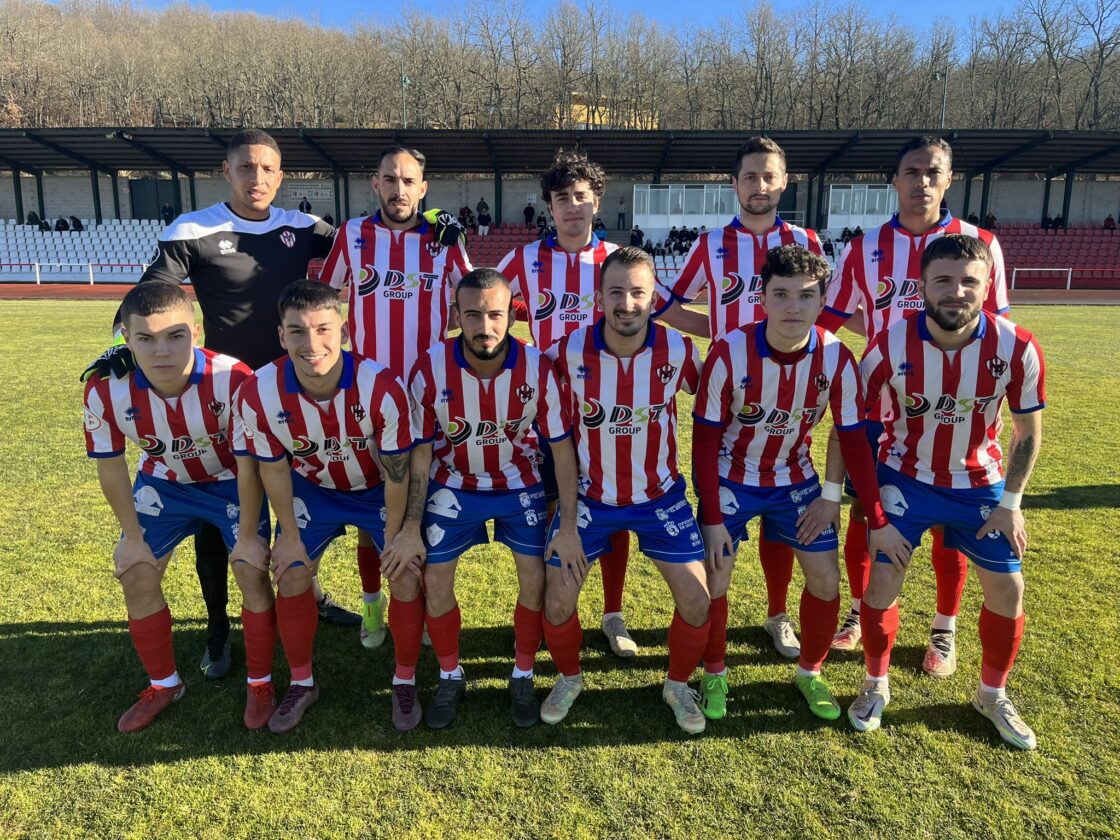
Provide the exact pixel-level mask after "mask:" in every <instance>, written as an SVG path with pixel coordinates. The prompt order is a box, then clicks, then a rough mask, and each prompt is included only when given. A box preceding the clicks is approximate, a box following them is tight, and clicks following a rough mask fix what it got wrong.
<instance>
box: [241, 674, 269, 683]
mask: <svg viewBox="0 0 1120 840" xmlns="http://www.w3.org/2000/svg"><path fill="white" fill-rule="evenodd" d="M245 682H247V683H249V685H260V684H261V683H270V682H272V674H265V675H264V676H263V677H246V678H245Z"/></svg>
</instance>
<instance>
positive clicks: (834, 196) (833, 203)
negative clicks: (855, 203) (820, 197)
mask: <svg viewBox="0 0 1120 840" xmlns="http://www.w3.org/2000/svg"><path fill="white" fill-rule="evenodd" d="M828 212H829V213H835V214H837V215H840V216H846V215H848V214H850V213H851V212H852V188H851V187H850V186H843V187H841V186H834V187H832V188H831V189H830V190H829V199H828Z"/></svg>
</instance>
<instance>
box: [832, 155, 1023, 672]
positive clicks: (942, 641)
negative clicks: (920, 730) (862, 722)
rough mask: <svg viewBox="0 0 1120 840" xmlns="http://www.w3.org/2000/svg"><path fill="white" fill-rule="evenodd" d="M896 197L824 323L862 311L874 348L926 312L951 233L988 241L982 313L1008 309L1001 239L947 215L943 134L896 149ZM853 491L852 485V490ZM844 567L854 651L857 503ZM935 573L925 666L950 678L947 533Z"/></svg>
mask: <svg viewBox="0 0 1120 840" xmlns="http://www.w3.org/2000/svg"><path fill="white" fill-rule="evenodd" d="M891 183H892V184H893V185H894V189H895V191H896V193H897V194H898V213H897V214H896V215H895V216H894V217H893V218H891V219H890V221H888V222H887V223H886V224H884V225H882V226H881V227H879V228H878V229H876V230H871V231H868V232H867V233H864V234H863V235H861V236H857V237H855V238H854V239H852V240H851V241H850V242H849V243H848V245H847V247H846V248H845V249H844V251H843V252H842V253H841V255H840V260H839V262H838V263H837V265H836V272H835V273H834V275H833V282H832V283H831V284H830V286H829V289H828V297H827V300H826V302H825V303H826V309H825V312H824V314H823V315H822V317H821V325H822V326H824V327H825V329H828V330H830V331H832V332H835V331H837V330H838V329H839V328H840V326H841V325H842V324H844V323H845V322H846V321H847V320H848V319H849V318H850V317H851V316H852V315H853V314H855V313H856V312H857V311H859V310H862V318H861V321H862V323H857V325H856V331H857V332H860V333H862V334H864V335H866V336H867V342H868V346H870V345H871V343H872V342H874V340H875V338H876V337H877V336H878V335H879V334H880V333H882V332H883V331H884V330H886V329H887V328H889V327H890V326H891V325H892V324H894V323H896V322H897V321H899V320H900V319H902V318H904V317H907V316H908V315H911V314H913V313H915V312H918V311H920V310H921V309H922V306H923V302H922V298H921V294H920V293H919V291H918V286H919V278H920V276H921V275H920V264H921V259H922V253H923V252H924V250H925V248H926V247H928V245H929V243H931V242H933V241H935V240H936V239H938V238H939V237H941V236H945V235H946V234H954V233H963V234H967V235H969V236H975V237H977V238H978V239H980V240H981V241H983V242H984V243H985V244H986V245H987V246H988V248H989V250H990V251H991V254H992V266H991V279H992V283H991V286H990V289H989V292H988V297H987V299H986V300H985V302H984V308H985V309H987V310H988V311H989V312H993V313H995V314H997V315H1003V314H1005V313H1006V312H1007V311H1008V310H1009V308H1010V306H1009V304H1008V300H1007V285H1006V282H1005V280H1004V269H1003V253H1002V252H1001V250H1000V247H999V243H998V241H997V240H996V238H995V235H994V234H992V233H991V232H989V231H986V230H981V229H980V228H977V227H975V226H974V225H970V224H968V223H967V222H961V221H960V220H958V219H955V218H953V216H952V215H951V214H949V213H948V212H947V211H946V212H945V213H942V212H941V204H942V200H943V198H944V196H945V192H946V190H948V189H949V187H950V186H951V185H952V183H953V150H952V148H951V147H950V146H949V144H948V143H947V142H946V141H944V140H942V139H941V138H940V137H932V136H924V137H917V138H915V139H913V140H910V141H909V142H907V143H906V144H905V145H903V147H902V148H901V149H899V151H898V156H897V158H896V160H895V174H894V178H893V179H892V182H891ZM866 429H867V435H868V439H869V440H870V441H871V446H872V450H873V451H877V450H878V439H879V436H880V434H881V433H882V423H881V422H880V419H879V418H878V417H876V416H874V415H872V416H871V417H870V418H869V419H868V423H867V426H866ZM851 489H852V488H850V487H849V490H851ZM844 564H845V566H846V567H847V571H848V586H849V588H850V590H851V594H852V609H851V612H850V613H849V615H848V617H847V618H846V619H845V620H844V624H843V626H842V627H841V629H840V632H839V633H837V635H836V639H835V640H834V642H833V646H834V647H835V648H837V649H840V650H851V649H853V648H854V647H855V646H856V645H857V644H859V633H860V629H859V628H860V621H859V608H860V599H861V596H862V593H863V589H864V588H865V587H866V585H867V575H868V574H869V573H870V570H871V557H870V554H869V553H868V549H867V527H866V525H865V523H864V519H863V511H862V507H861V505H860V504H859V502H858V499H857V500H856V502H855V503H854V504H853V505H852V509H851V518H850V519H849V522H848V533H847V537H846V538H845V542H844ZM933 568H934V572H935V576H936V580H937V614H936V615H935V616H934V619H933V628H932V630H931V631H930V641H929V646H928V648H927V650H926V654H925V657H924V659H923V660H922V668H923V669H924V670H925V672H926V673H927V674H929V675H930V676H934V677H949V676H951V675H952V674H953V673H954V672H955V671H956V669H957V653H956V626H957V612H958V611H959V609H960V603H961V594H962V593H963V591H964V583H965V575H966V574H967V563H966V561H965V557H964V555H963V554H961V553H960V552H959V551H955V550H953V549H951V548H946V547H945V546H944V545H943V541H942V537H941V532H940V530H939V529H934V532H933Z"/></svg>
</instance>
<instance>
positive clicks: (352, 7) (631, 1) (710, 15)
mask: <svg viewBox="0 0 1120 840" xmlns="http://www.w3.org/2000/svg"><path fill="white" fill-rule="evenodd" d="M174 2H176V0H140V3H141V4H142V5H149V6H154V7H157V8H159V7H163V6H169V5H172V4H173V3H174ZM190 2H191V5H206V6H209V7H210V8H211V9H214V10H216V11H245V12H256V13H258V14H262V15H269V16H273V17H283V18H302V19H304V20H308V21H313V22H315V23H319V24H321V25H324V26H333V27H338V28H342V29H345V28H347V26H348V24H350V23H351V22H352V21H354V20H361V19H365V20H373V21H379V22H385V21H391V20H394V19H396V17H397V16H398V15H399V13H400V10H401V9H402V8H408V4H407V3H388V4H371V3H369V2H358V0H334V2H332V3H328V4H326V5H323V6H319V5H317V4H308V3H306V2H304V3H295V2H290V1H289V0H279V2H268V1H267V0H208V2H206V3H204V4H202V3H195V2H194V1H193V0H190ZM575 2H576V3H577V5H578V2H579V0H575ZM601 2H603V3H604V5H606V6H608V7H613V8H614V9H616V10H617V11H618V12H619V13H620V14H631V13H641V14H644V15H645V16H646V18H648V19H650V20H655V21H657V22H658V23H661V24H664V25H666V26H673V25H678V24H680V23H681V18H682V15H681V3H680V0H601ZM857 2H858V0H857ZM412 5H413V6H415V7H419V8H427V9H429V10H430V11H431V12H432V13H436V11H437V10H438V9H439V8H440V7H441V6H440V4H423V3H413V4H412ZM451 5H454V4H451ZM526 5H527V7H528V8H529V10H530V11H531V12H535V13H537V14H543V13H544V12H545V11H546V10H547V9H548V8H549V7H550V6H551V5H553V4H552V3H551V2H547V0H526ZM773 5H774V6H775V8H776V9H778V10H779V11H780V10H784V9H790V8H796V7H797V5H798V4H797V3H782V2H774V3H773ZM860 5H862V6H863V7H864V8H866V9H868V10H870V11H871V12H873V13H876V14H883V15H889V14H891V13H895V14H898V15H899V17H900V18H902V17H905V16H904V15H903V14H902V13H903V12H905V11H906V6H905V5H904V4H903V3H901V2H899V0H893V2H892V0H862V2H861V3H860ZM1014 6H1015V3H1014V2H1013V0H970V2H964V0H944V2H942V3H941V4H940V9H941V11H940V12H939V13H937V14H933V13H927V14H926V16H925V17H924V18H922V19H915V18H913V17H907V18H905V19H906V22H907V23H909V24H910V25H912V26H917V27H919V28H924V27H925V25H926V24H928V23H929V22H931V21H932V20H933V19H935V18H936V17H946V18H949V19H950V20H951V21H953V22H954V23H956V24H959V25H960V24H966V23H968V21H969V18H970V17H971V16H973V15H984V14H989V13H991V14H995V13H998V12H1000V11H1003V12H1007V13H1010V11H1011V10H1012V9H1013V8H1014ZM309 7H313V8H311V10H309ZM738 8H739V4H738V3H734V2H733V3H723V4H705V5H704V6H701V7H692V6H690V7H689V9H688V20H689V21H690V22H691V23H694V24H695V25H697V26H711V25H714V24H716V23H718V22H719V21H720V19H721V18H724V17H734V15H735V12H736V11H737V9H738ZM923 11H925V8H923Z"/></svg>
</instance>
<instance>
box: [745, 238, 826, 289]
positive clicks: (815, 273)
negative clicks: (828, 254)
mask: <svg viewBox="0 0 1120 840" xmlns="http://www.w3.org/2000/svg"><path fill="white" fill-rule="evenodd" d="M831 273H832V269H831V268H829V267H828V261H827V260H825V258H824V257H822V256H821V255H820V254H814V253H813V252H812V251H807V250H805V249H804V248H802V247H801V246H800V245H782V246H781V247H780V248H771V249H770V250H769V251H767V252H766V262H764V263H763V264H762V271H761V272H759V274H760V275H761V276H762V291H763V294H765V292H766V287H767V286H768V285H769V284H770V280H771V279H772V278H774V277H797V276H799V275H804V276H805V277H808V278H810V279H812V280H814V281H816V283H817V288H819V289H820V292H821V295H822V296H823V295H824V289H825V285H826V284H827V283H828V277H829V275H830V274H831Z"/></svg>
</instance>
